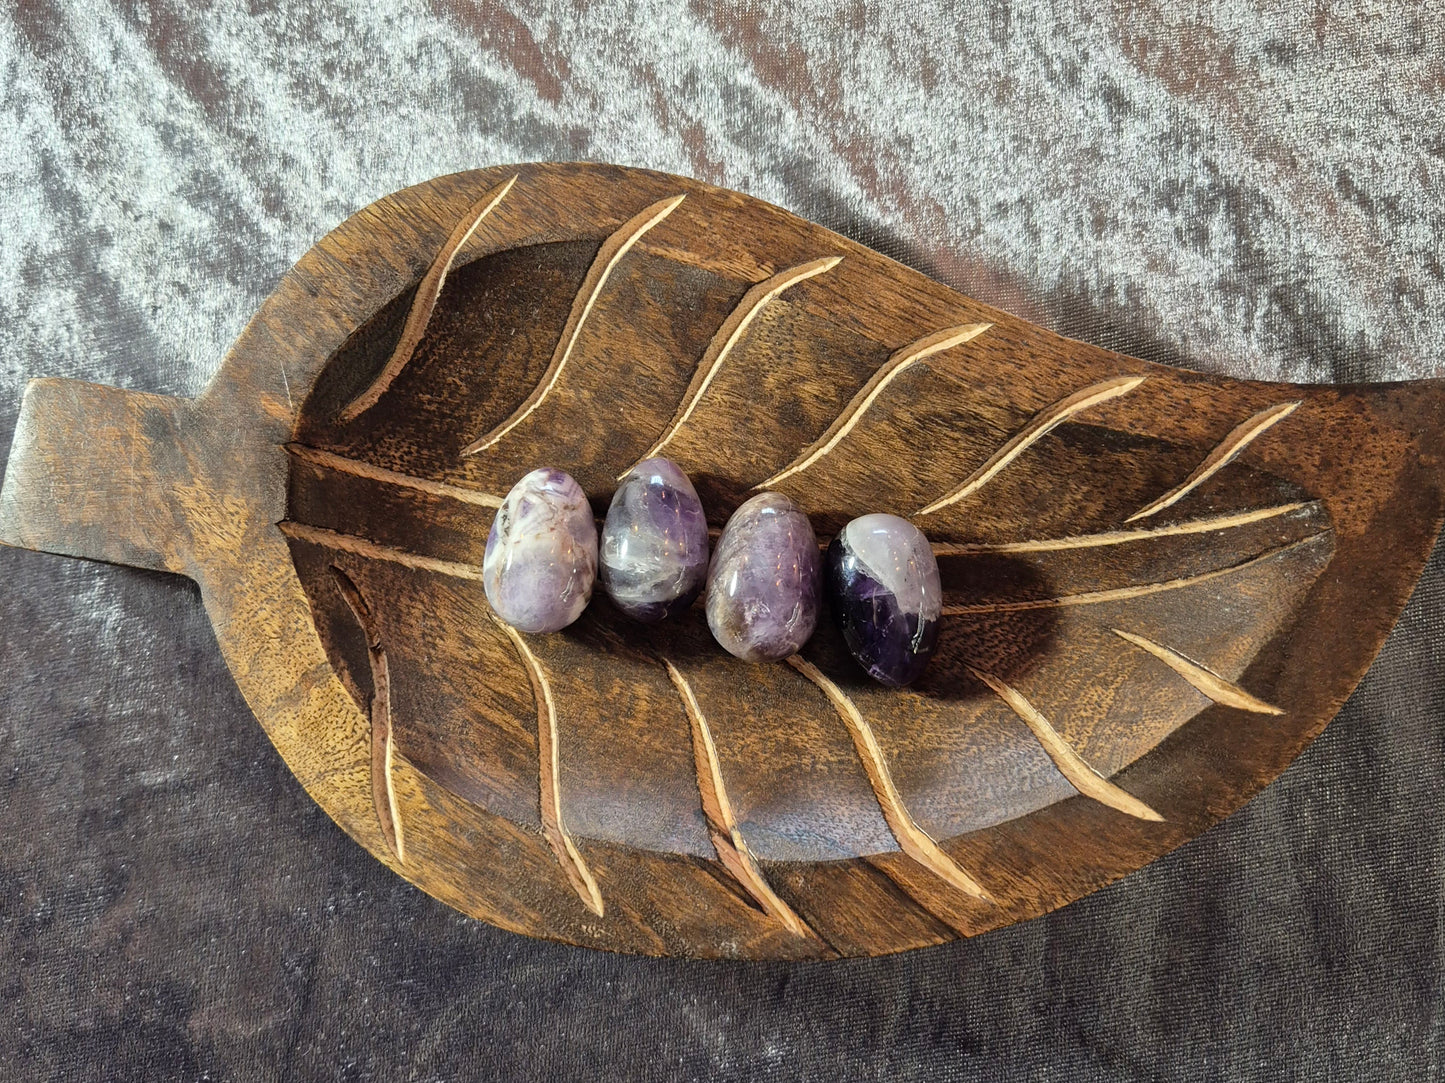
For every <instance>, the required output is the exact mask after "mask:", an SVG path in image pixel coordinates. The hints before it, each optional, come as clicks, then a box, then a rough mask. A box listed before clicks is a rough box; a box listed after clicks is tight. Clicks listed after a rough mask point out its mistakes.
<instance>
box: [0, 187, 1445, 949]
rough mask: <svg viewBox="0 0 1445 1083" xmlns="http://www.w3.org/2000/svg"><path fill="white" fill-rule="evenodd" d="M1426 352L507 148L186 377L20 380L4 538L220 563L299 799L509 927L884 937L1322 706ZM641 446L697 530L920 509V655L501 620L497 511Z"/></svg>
mask: <svg viewBox="0 0 1445 1083" xmlns="http://www.w3.org/2000/svg"><path fill="white" fill-rule="evenodd" d="M1442 405H1445V388H1442V385H1441V384H1440V383H1434V382H1429V383H1417V384H1410V385H1394V386H1369V387H1351V388H1344V387H1295V386H1287V385H1275V384H1260V383H1240V382H1235V381H1228V380H1220V379H1211V378H1207V377H1204V376H1200V375H1196V374H1193V373H1189V372H1183V371H1178V370H1174V369H1166V368H1160V367H1157V366H1153V365H1149V364H1145V363H1143V362H1140V361H1137V360H1133V359H1131V358H1127V357H1122V356H1120V355H1117V354H1113V353H1110V352H1108V351H1106V350H1101V349H1097V348H1095V347H1092V346H1087V345H1083V344H1081V343H1077V342H1071V341H1068V340H1065V339H1062V338H1060V337H1058V336H1057V335H1054V334H1051V333H1049V332H1047V331H1044V330H1042V329H1040V328H1038V327H1035V326H1033V325H1031V324H1028V323H1026V322H1024V321H1022V320H1019V319H1016V318H1014V317H1012V316H1009V315H1007V314H1006V313H1003V312H999V311H996V310H994V309H991V308H988V307H987V306H985V305H981V304H979V303H977V302H975V301H972V300H970V299H968V298H966V297H963V296H960V295H959V294H957V293H955V292H953V291H951V290H949V289H947V288H945V287H943V286H941V285H939V284H937V283H935V282H932V281H930V280H928V279H927V278H925V277H923V276H922V275H919V274H917V273H915V272H913V271H911V270H908V269H907V268H905V267H902V266H900V265H898V264H896V263H893V262H891V261H890V260H888V259H885V258H884V257H882V256H880V255H878V254H876V253H874V252H871V251H869V250H867V249H865V248H863V247H861V246H859V245H857V244H854V243H852V242H850V241H848V240H845V239H844V238H842V237H839V236H837V235H835V234H833V233H831V232H829V231H827V230H824V229H822V228H820V227H818V226H815V225H811V224H809V223H807V222H804V221H801V220H800V219H798V218H795V217H794V216H792V215H790V214H787V213H786V212H784V211H781V210H779V209H777V208H775V207H771V206H768V205H766V204H764V203H760V202H758V201H757V200H754V199H750V198H748V197H746V196H742V195H739V194H737V193H734V192H728V191H723V190H720V189H716V188H712V187H709V186H707V185H704V184H700V183H698V182H696V181H691V180H686V179H683V178H680V177H673V176H666V175H662V174H657V173H649V172H643V171H639V170H632V169H619V168H613V167H607V166H595V165H527V166H522V167H515V168H505V169H500V168H499V169H490V170H482V171H479V172H474V173H466V174H459V175H456V176H450V177H442V178H439V179H437V180H433V181H430V182H428V183H426V184H422V185H418V186H417V187H415V188H410V189H407V190H406V191H403V192H399V193H397V194H396V195H393V196H390V197H388V198H386V199H383V200H381V201H380V202H378V203H376V204H374V205H372V206H370V207H368V208H366V209H365V210H363V211H361V212H360V213H359V214H357V215H356V216H355V217H353V218H351V219H350V220H349V221H347V222H346V223H344V224H343V225H342V226H341V227H339V228H338V229H337V230H336V231H335V232H334V233H332V234H331V235H330V236H328V237H326V238H325V239H324V240H323V241H321V243H320V244H318V245H317V246H316V247H315V248H314V249H312V250H311V251H310V252H309V253H307V254H306V256H305V257H303V258H302V260H301V261H300V263H298V264H297V265H296V267H295V268H294V269H292V270H291V271H290V272H289V273H288V274H287V275H286V277H285V278H284V279H283V280H282V281H281V283H280V284H279V285H278V286H277V288H276V291H275V293H273V294H272V296H271V297H270V298H269V299H268V300H267V301H266V303H265V304H264V305H263V306H262V308H261V310H260V312H258V313H257V315H256V316H255V318H254V319H253V320H252V321H251V323H250V325H249V326H248V327H247V328H246V330H245V332H244V333H243V334H242V335H241V337H240V339H239V340H238V341H237V343H236V345H235V346H234V348H233V349H232V350H231V352H230V354H229V355H228V356H227V358H226V359H225V362H224V363H223V365H222V366H221V368H220V371H219V372H218V373H217V374H216V377H215V379H214V380H213V381H212V383H211V384H210V386H209V387H208V388H207V389H206V391H205V393H204V394H203V395H202V396H201V397H200V398H199V399H197V400H195V401H190V400H180V399H171V398H165V397H159V396H154V395H144V394H136V393H131V392H124V391H119V390H115V389H111V388H104V387H97V386H93V385H88V384H79V383H73V382H69V381H56V380H37V381H34V382H33V383H32V384H31V385H30V387H29V389H28V390H27V392H26V398H25V402H24V407H23V410H22V415H21V419H20V422H19V426H18V428H17V430H16V435H15V443H14V448H13V450H12V452H11V457H10V462H9V467H8V471H7V474H6V477H5V483H4V489H3V494H0V539H3V541H5V542H6V543H8V544H11V545H22V546H28V547H31V548H35V549H43V550H47V551H50V552H56V553H66V554H71V555H75V556H82V557H90V558H94V559H100V560H108V561H115V562H119V563H124V564H132V565H139V566H142V567H148V568H162V569H167V570H169V571H173V572H178V573H181V574H184V575H188V576H190V577H192V578H193V579H195V580H196V582H197V583H199V584H200V587H201V591H202V596H203V598H204V600H205V605H206V608H207V611H208V613H209V615H210V617H211V620H212V623H213V624H214V626H215V630H216V635H217V638H218V640H219V642H220V646H221V650H222V652H223V653H224V655H225V658H226V661H227V664H228V665H229V666H230V669H231V672H232V673H233V674H234V676H235V678H236V681H237V683H238V684H239V685H240V687H241V689H242V691H243V692H244V694H245V696H246V700H247V702H248V703H249V704H250V705H251V707H252V709H253V710H254V711H255V713H256V716H257V717H258V718H259V719H260V721H261V723H262V725H263V726H265V728H266V731H267V733H268V734H269V735H270V737H271V739H272V740H273V741H274V742H275V744H276V746H277V748H279V749H280V751H281V754H282V755H283V756H284V757H285V759H286V762H287V764H288V765H289V766H290V768H291V770H292V771H293V772H295V774H296V776H297V778H299V779H300V780H301V782H302V784H303V785H304V786H305V787H306V789H307V790H308V792H310V793H311V795H312V796H313V797H314V798H315V799H316V800H317V801H318V802H319V803H320V804H321V806H322V807H323V808H325V809H326V811H327V812H328V813H329V814H330V815H331V816H332V817H334V818H335V819H336V821H337V822H338V823H339V824H341V826H342V827H343V828H344V829H345V830H346V831H347V832H348V833H350V834H351V835H352V837H354V838H355V839H356V840H357V841H358V842H360V843H361V844H362V845H363V846H365V847H367V848H368V849H369V850H370V851H371V852H372V853H373V854H375V855H376V857H377V858H378V859H379V860H381V861H383V862H385V863H386V864H388V865H389V866H390V867H392V868H393V869H395V870H396V871H397V872H398V873H400V874H401V875H402V876H405V877H406V878H407V879H409V880H411V881H412V882H413V883H415V884H417V885H418V886H419V887H421V888H422V889H424V890H425V891H428V892H430V893H431V894H433V895H435V896H436V897H437V898H439V899H442V900H443V901H445V902H447V903H448V904H450V905H452V906H454V907H456V908H457V909H459V910H461V911H463V912H465V913H467V914H471V915H475V916H476V917H479V918H483V919H485V920H487V921H491V922H494V923H496V924H498V925H501V926H503V927H505V928H508V929H514V930H517V931H520V932H525V933H529V934H532V935H536V936H546V937H553V938H556V939H560V940H565V941H569V942H572V943H575V944H585V945H590V946H594V947H602V948H610V949H615V950H621V951H634V952H646V953H652V954H682V955H694V956H746V957H787V958H797V957H809V956H829V955H834V954H840V955H862V954H874V953H880V952H891V951H898V950H901V949H905V948H911V947H916V946H919V945H923V944H932V943H937V942H939V941H942V940H946V939H949V938H952V937H955V936H961V935H972V934H974V933H978V932H982V931H984V930H987V929H992V928H995V927H997V926H1001V925H1006V924H1009V923H1011V922H1014V921H1019V920H1022V919H1024V918H1028V917H1032V916H1034V915H1037V914H1041V913H1044V912H1046V911H1048V910H1051V909H1053V908H1054V907H1057V906H1060V905H1062V904H1064V903H1066V902H1068V901H1070V900H1071V899H1075V898H1078V897H1079V896H1080V895H1083V894H1085V893H1087V892H1089V891H1092V890H1094V889H1095V888H1097V887H1099V886H1100V885H1102V884H1106V883H1108V882H1110V881H1112V880H1115V879H1117V878H1118V877H1120V876H1123V875H1124V874H1126V873H1128V872H1130V871H1131V870H1133V869H1136V868H1138V867H1139V866H1141V865H1143V864H1144V863H1145V862H1148V861H1150V860H1152V859H1154V858H1155V857H1158V856H1159V855H1160V854H1162V853H1164V852H1166V851H1168V850H1170V849H1171V848H1173V847H1175V846H1177V845H1179V844H1180V843H1182V842H1184V841H1185V840H1186V839H1189V838H1190V837H1192V836H1193V835H1195V834H1197V833H1198V832H1200V831H1202V830H1203V829H1204V828H1206V827H1207V826H1209V825H1210V824H1212V823H1214V822H1215V821H1217V820H1219V819H1220V818H1221V817H1223V816H1225V815H1227V814H1228V813H1229V812H1230V811H1232V810H1233V809H1235V808H1237V807H1238V806H1239V805H1240V804H1241V803H1242V802H1243V801H1245V800H1246V799H1248V798H1249V797H1250V796H1251V795H1252V794H1254V793H1256V792H1257V791H1258V790H1259V789H1260V788H1261V787H1262V786H1264V785H1265V784H1266V783H1267V782H1269V781H1270V780H1271V779H1272V778H1274V777H1275V776H1276V775H1277V774H1278V773H1279V772H1280V771H1281V770H1282V769H1283V768H1284V767H1285V765H1286V764H1287V763H1288V762H1289V761H1290V760H1291V759H1292V758H1293V757H1294V756H1295V755H1296V754H1297V753H1298V752H1299V751H1300V750H1301V749H1302V748H1303V747H1304V745H1305V744H1306V743H1307V742H1308V741H1309V740H1310V739H1311V738H1312V737H1314V736H1315V735H1316V734H1317V733H1319V731H1320V730H1321V729H1322V728H1323V727H1324V725H1325V723H1326V722H1327V721H1328V720H1329V719H1330V717H1331V716H1333V715H1334V713H1335V712H1336V711H1337V710H1338V709H1339V707H1340V705H1341V704H1342V703H1343V702H1344V700H1345V698H1346V696H1347V695H1348V694H1349V692H1350V690H1351V689H1352V688H1353V687H1354V686H1355V684H1356V682H1357V681H1358V680H1359V679H1360V677H1361V676H1362V675H1363V674H1364V672H1365V670H1366V668H1367V667H1368V666H1369V664H1370V661H1371V659H1372V658H1373V657H1374V655H1375V653H1376V651H1377V650H1378V649H1379V647H1380V644H1381V643H1382V641H1383V640H1384V637H1385V635H1386V633H1387V632H1388V630H1389V629H1390V627H1391V625H1392V623H1393V622H1394V620H1395V619H1396V617H1397V615H1398V613H1399V611H1400V609H1401V607H1402V606H1403V604H1404V602H1405V599H1406V597H1407V596H1408V594H1409V592H1410V590H1411V588H1412V586H1413V584H1414V582H1415V579H1416V577H1417V575H1418V574H1419V571H1420V568H1421V566H1422V564H1423V562H1424V560H1425V557H1426V555H1427V554H1428V552H1429V550H1430V547H1431V544H1432V542H1433V540H1434V537H1435V534H1436V532H1437V530H1438V528H1439V523H1440V518H1441V514H1442V486H1441V481H1442V472H1441V461H1440V456H1441V450H1442V433H1445V424H1442V415H1441V410H1442ZM659 452H660V453H662V454H665V455H667V456H668V457H670V458H672V459H674V460H676V461H677V462H678V463H680V464H681V465H682V466H683V468H684V469H686V470H687V471H688V472H689V473H690V474H691V476H692V478H693V480H694V481H695V483H696V484H697V488H698V491H699V493H700V494H701V496H702V498H703V502H704V505H705V506H706V508H707V511H708V513H709V517H710V519H711V521H712V522H713V524H714V525H715V526H719V525H721V524H722V523H723V521H724V520H725V519H726V517H727V516H728V514H729V513H730V512H731V510H732V509H733V508H734V507H735V506H736V505H737V504H738V503H739V502H740V501H741V500H743V499H745V498H746V496H747V495H748V494H749V493H751V492H752V491H754V490H755V489H757V488H758V487H769V488H774V489H778V490H781V491H783V492H785V493H787V494H789V495H790V496H792V497H793V498H794V499H795V500H796V501H797V502H798V503H799V504H800V505H801V506H802V507H803V508H804V509H805V510H807V511H808V512H809V513H810V515H811V516H812V518H813V522H814V525H815V527H816V528H817V530H818V532H819V534H820V535H821V536H823V537H825V538H826V536H827V535H829V534H830V533H832V532H833V531H834V530H836V529H837V528H838V527H839V526H840V525H841V524H842V523H843V522H845V521H846V520H847V519H848V518H850V517H851V516H854V515H857V514H861V513H863V512H868V511H889V512H894V513H897V514H901V515H906V516H910V517H912V518H913V520H914V521H915V522H916V523H918V525H919V526H920V527H922V528H923V529H924V531H925V532H926V533H927V534H928V535H929V537H930V538H931V539H932V540H933V542H934V543H935V545H936V548H937V551H938V553H939V558H940V564H941V567H942V570H943V574H944V580H945V591H946V604H947V609H946V610H945V612H946V613H947V614H949V619H948V620H947V621H946V622H945V627H944V632H943V636H942V643H941V648H940V652H939V655H938V656H937V657H936V658H935V660H934V662H933V664H932V666H931V668H930V669H929V670H928V672H927V674H926V675H925V678H924V679H923V680H922V681H921V682H920V683H919V684H918V685H916V686H915V687H913V688H910V689H908V690H903V691H899V690H891V689H885V688H883V687H881V686H878V685H874V684H870V683H868V682H867V681H866V679H864V678H863V677H862V676H861V672H860V671H859V670H858V669H857V668H856V667H855V666H854V665H853V664H852V662H851V661H850V660H849V658H848V657H847V655H846V652H845V651H844V649H843V648H842V646H841V643H840V641H839V638H838V637H837V635H836V633H834V632H833V631H832V630H831V627H830V626H829V625H828V624H827V622H826V620H825V621H824V623H823V626H822V628H821V630H820V632H819V634H818V635H817V636H816V637H815V639H814V640H813V642H812V643H810V644H809V645H808V647H807V648H806V649H805V650H804V651H803V653H802V656H801V657H797V658H794V659H792V660H791V663H792V664H790V665H788V664H776V665H761V666H756V665H755V666H750V665H747V664H744V663H742V662H739V661H738V660H736V659H734V658H732V657H731V656H730V655H728V654H726V653H725V652H723V651H722V650H721V649H720V648H719V647H717V646H716V644H714V643H713V642H712V640H711V638H710V637H709V635H708V632H707V629H706V625H705V623H704V622H703V620H702V619H701V617H700V607H695V608H694V610H693V611H692V613H691V614H689V615H688V616H686V617H684V618H683V619H681V620H678V621H676V622H673V623H671V624H666V625H663V626H658V627H653V628H647V627H643V626H640V625H637V624H634V623H631V622H629V621H627V620H625V619H624V618H622V617H621V616H620V615H618V614H617V613H616V612H615V611H613V610H612V609H611V608H610V607H609V606H608V604H607V602H606V601H605V599H603V598H601V597H600V596H599V597H598V598H597V599H596V600H595V601H594V603H593V604H592V606H591V607H590V609H589V610H588V612H587V613H586V614H585V615H584V617H583V619H582V620H581V621H580V622H578V624H576V625H575V626H573V627H572V628H570V629H568V630H567V631H566V632H564V633H560V634H556V635H548V636H525V637H524V636H521V635H517V634H515V633H512V632H510V631H509V630H508V629H506V628H504V627H502V626H500V625H499V624H497V623H496V622H495V621H494V620H493V619H492V618H491V616H490V614H489V611H488V608H487V604H486V600H485V596H484V594H483V591H482V587H481V583H480V581H479V580H480V575H479V567H478V566H479V564H480V563H481V557H482V551H483V548H484V543H485V539H486V535H487V529H488V526H489V522H490V517H491V514H492V509H493V508H495V507H496V506H497V504H498V502H499V501H498V498H499V495H500V494H503V493H505V492H506V490H507V489H508V488H509V487H510V485H511V484H512V482H513V481H514V480H515V479H516V478H517V477H519V476H520V475H521V474H522V473H524V472H525V471H527V470H528V469H531V468H533V467H535V466H539V465H544V464H545V465H551V466H557V467H561V468H563V469H566V470H568V471H569V472H571V473H572V474H573V475H574V476H575V477H576V478H577V479H578V480H579V481H580V482H581V483H582V485H583V486H584V488H585V489H586V490H587V492H588V493H589V495H590V496H591V497H592V499H593V501H594V505H595V507H596V508H597V510H598V511H599V512H601V511H603V510H605V508H606V506H607V503H608V501H609V499H610V496H611V493H612V489H613V487H614V485H615V479H616V478H617V476H618V475H619V474H620V473H622V472H624V471H625V470H626V468H627V467H628V466H629V465H630V464H631V463H633V462H635V461H636V460H637V459H639V458H641V457H643V456H644V455H646V454H649V453H659Z"/></svg>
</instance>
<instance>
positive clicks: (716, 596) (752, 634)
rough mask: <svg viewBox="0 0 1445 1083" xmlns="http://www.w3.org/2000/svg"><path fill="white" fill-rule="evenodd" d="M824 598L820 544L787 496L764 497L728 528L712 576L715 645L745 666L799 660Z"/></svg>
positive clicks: (709, 593)
mask: <svg viewBox="0 0 1445 1083" xmlns="http://www.w3.org/2000/svg"><path fill="white" fill-rule="evenodd" d="M821 595H822V581H821V561H820V559H819V555H818V539H817V536H816V535H814V533H813V527H812V524H811V523H809V522H808V517H807V516H806V515H804V514H803V513H802V512H801V511H799V510H798V509H797V507H795V506H794V504H793V502H792V501H791V500H789V499H788V498H787V497H786V496H783V495H782V494H781V493H759V494H758V495H757V496H755V497H753V498H752V499H751V500H749V501H747V502H746V503H745V504H743V505H742V506H741V507H740V508H738V510H737V511H735V512H733V516H732V518H731V519H729V520H728V522H727V526H726V527H724V528H723V532H722V537H720V538H719V539H718V542H717V549H716V550H714V552H713V557H712V566H711V567H710V568H709V569H708V575H707V623H708V627H709V628H711V629H712V634H713V637H714V638H715V639H716V640H717V641H718V642H719V643H721V644H722V645H723V647H724V648H726V649H727V650H728V652H730V653H731V654H735V655H737V657H739V658H741V659H743V660H744V661H746V662H766V661H774V660H776V659H779V658H786V657H787V656H788V655H790V654H793V653H794V652H796V651H797V650H798V648H800V647H801V646H802V645H803V644H804V643H806V642H807V641H808V637H809V636H811V635H812V634H813V629H814V628H815V627H816V626H817V623H818V605H819V600H820V598H821Z"/></svg>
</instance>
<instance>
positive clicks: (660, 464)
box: [598, 459, 707, 624]
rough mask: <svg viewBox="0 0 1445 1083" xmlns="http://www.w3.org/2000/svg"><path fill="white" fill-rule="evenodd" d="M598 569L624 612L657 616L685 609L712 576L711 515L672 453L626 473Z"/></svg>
mask: <svg viewBox="0 0 1445 1083" xmlns="http://www.w3.org/2000/svg"><path fill="white" fill-rule="evenodd" d="M600 557H601V564H600V565H599V567H598V574H599V576H600V578H601V579H602V586H603V588H604V589H606V591H607V595H608V597H610V598H611V599H612V602H613V604H614V605H616V606H617V608H618V609H620V610H622V612H624V613H626V614H627V615H628V616H630V617H634V618H636V619H637V620H640V621H645V622H647V623H649V624H650V623H653V622H655V621H660V620H662V619H663V618H664V617H669V616H671V615H672V614H674V613H680V612H682V611H683V610H684V609H686V608H687V607H688V606H690V605H692V603H693V600H694V599H696V598H697V596H698V594H700V593H701V592H702V588H703V584H704V583H705V582H706V580H707V517H706V516H705V515H704V514H703V510H702V501H700V500H699V499H698V498H697V490H696V489H694V488H693V486H692V482H691V481H689V480H688V477H687V475H686V474H684V473H683V472H682V470H681V468H679V467H678V465H677V464H676V463H674V462H672V461H671V460H670V459H644V460H643V461H642V462H640V463H638V464H637V465H636V466H634V467H633V468H632V469H631V470H629V471H628V472H627V476H626V477H624V478H623V479H622V484H620V485H619V486H618V487H617V492H615V493H614V494H613V496H612V506H611V507H609V508H608V509H607V519H606V521H604V522H603V524H602V547H601V554H600Z"/></svg>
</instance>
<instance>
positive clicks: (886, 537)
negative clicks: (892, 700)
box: [827, 515, 943, 685]
mask: <svg viewBox="0 0 1445 1083" xmlns="http://www.w3.org/2000/svg"><path fill="white" fill-rule="evenodd" d="M827 577H828V592H829V600H830V602H831V603H832V607H833V618H834V619H835V620H836V621H837V622H838V627H839V628H841V629H842V631H843V639H844V641H845V642H846V643H847V644H848V649H849V650H850V651H852V652H853V657H854V658H856V659H857V660H858V664H859V665H861V666H862V667H863V668H864V669H866V670H867V671H868V675H869V676H870V677H873V678H874V679H875V680H879V681H882V682H883V683H884V684H890V685H904V684H909V683H910V682H912V681H915V680H917V679H918V677H919V675H920V674H922V672H923V670H924V667H925V666H927V665H928V659H929V657H930V656H931V655H932V654H933V648H934V645H935V644H936V643H937V641H938V619H939V616H940V614H941V612H942V607H943V591H942V589H941V587H940V584H939V579H938V562H937V561H936V560H934V559H933V548H932V546H930V545H929V544H928V539H927V538H925V537H924V536H923V532H922V531H920V530H919V529H918V528H917V527H916V526H914V525H913V524H912V523H910V522H908V521H907V520H906V519H900V518H898V516H896V515H864V516H862V517H860V518H857V519H854V520H853V521H852V522H850V523H849V524H848V525H847V526H845V527H844V528H843V530H842V531H841V532H840V533H839V534H838V536H837V537H836V538H834V539H833V544H832V545H830V546H828V572H827Z"/></svg>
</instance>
